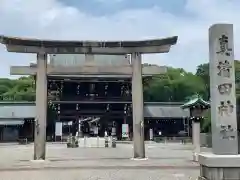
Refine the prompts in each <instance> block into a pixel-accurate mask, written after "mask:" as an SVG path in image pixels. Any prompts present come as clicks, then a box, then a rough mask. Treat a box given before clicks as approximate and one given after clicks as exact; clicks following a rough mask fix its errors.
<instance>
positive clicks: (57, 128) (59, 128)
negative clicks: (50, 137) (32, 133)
mask: <svg viewBox="0 0 240 180" xmlns="http://www.w3.org/2000/svg"><path fill="white" fill-rule="evenodd" d="M55 135H56V136H62V122H56V124H55Z"/></svg>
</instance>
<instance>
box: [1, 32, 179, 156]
mask: <svg viewBox="0 0 240 180" xmlns="http://www.w3.org/2000/svg"><path fill="white" fill-rule="evenodd" d="M177 38H178V37H177V36H174V37H170V38H165V39H154V40H143V41H55V40H41V39H24V38H16V37H8V36H0V42H1V43H2V44H4V45H6V48H7V51H8V52H17V53H35V54H37V66H36V67H24V66H23V67H21V66H19V67H11V74H18V75H27V74H31V75H32V74H36V76H37V80H36V110H37V112H36V126H35V138H34V159H35V160H39V159H43V160H44V159H45V151H46V117H47V75H51V74H54V75H62V74H68V75H69V74H116V75H130V76H132V105H133V134H134V137H133V141H134V158H145V144H144V123H143V122H144V117H143V85H142V72H143V74H145V75H154V74H160V73H165V72H166V68H164V67H158V66H142V58H141V57H142V54H148V53H168V52H169V51H170V48H171V46H172V45H175V44H176V43H177ZM47 54H88V55H90V56H89V57H91V55H92V54H112V55H126V54H130V55H131V65H128V66H104V67H96V66H92V65H84V66H77V67H76V66H75V67H61V66H54V67H52V66H49V65H47Z"/></svg>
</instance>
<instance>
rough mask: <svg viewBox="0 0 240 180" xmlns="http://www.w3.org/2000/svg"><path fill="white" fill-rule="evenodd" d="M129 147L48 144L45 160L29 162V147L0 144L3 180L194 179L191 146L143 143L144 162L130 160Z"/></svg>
mask: <svg viewBox="0 0 240 180" xmlns="http://www.w3.org/2000/svg"><path fill="white" fill-rule="evenodd" d="M132 153H133V147H132V144H118V145H117V148H74V149H70V148H66V145H65V144H48V145H47V160H46V161H45V162H33V161H31V159H32V157H33V145H13V144H12V145H8V144H7V145H6V144H5V145H3V144H2V145H0V179H4V180H15V179H16V180H38V179H39V180H40V179H41V180H42V179H44V180H66V179H68V180H113V179H114V180H127V179H128V180H150V179H151V180H188V179H192V180H195V179H197V177H198V175H199V165H198V163H195V162H192V161H191V159H192V147H191V145H181V144H147V145H146V154H147V157H148V160H141V161H140V160H131V157H132Z"/></svg>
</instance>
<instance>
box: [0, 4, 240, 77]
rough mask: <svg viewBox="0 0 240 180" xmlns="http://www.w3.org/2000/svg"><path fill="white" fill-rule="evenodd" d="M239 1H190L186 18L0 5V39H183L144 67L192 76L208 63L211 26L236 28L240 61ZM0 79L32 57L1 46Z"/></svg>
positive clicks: (142, 11) (163, 13) (146, 11)
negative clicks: (177, 70)
mask: <svg viewBox="0 0 240 180" xmlns="http://www.w3.org/2000/svg"><path fill="white" fill-rule="evenodd" d="M239 5H240V3H239V2H238V1H237V0H231V1H227V0H197V1H196V0H188V2H187V4H186V7H185V14H184V15H182V16H181V15H173V14H170V13H167V12H166V11H163V10H162V9H161V8H158V7H154V8H151V9H129V10H125V11H121V12H118V13H115V14H112V15H109V16H98V17H96V16H92V15H90V14H86V13H84V12H81V11H79V10H78V9H76V8H74V7H67V6H65V5H63V4H61V3H59V2H58V1H56V0H41V1H38V0H11V1H9V0H1V1H0V22H1V24H0V34H6V35H14V36H27V37H38V38H51V39H70V40H71V39H72V40H73V39H74V40H87V39H88V40H94V39H96V40H102V39H104V40H114V39H115V40H116V39H119V40H120V39H128V40H129V39H131V40H134V39H144V38H161V37H167V36H174V35H178V36H179V41H178V44H177V45H176V46H174V47H173V49H172V50H171V51H170V53H168V54H161V55H148V56H145V57H144V61H147V62H149V63H157V64H160V65H161V64H162V65H163V64H164V65H171V66H174V67H183V68H185V69H187V70H190V71H194V70H195V68H196V66H197V65H198V64H200V63H203V62H207V60H208V44H207V42H208V28H209V26H210V25H211V24H213V23H219V22H221V23H222V22H226V23H233V24H234V28H235V49H236V50H235V53H236V54H235V56H236V59H237V58H240V53H239V52H238V51H237V49H238V48H239V47H240V40H239V39H240V33H239V32H240V24H239V23H238V21H237V18H238V17H240V11H239V10H238V9H237V7H239ZM0 59H1V66H0V76H8V73H9V66H10V65H23V64H25V65H27V64H28V63H29V61H30V60H32V61H34V58H33V56H31V55H22V54H13V53H8V52H6V51H5V49H4V46H0Z"/></svg>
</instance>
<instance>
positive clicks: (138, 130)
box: [131, 53, 145, 158]
mask: <svg viewBox="0 0 240 180" xmlns="http://www.w3.org/2000/svg"><path fill="white" fill-rule="evenodd" d="M131 61H132V71H133V72H132V105H133V141H134V158H145V144H144V118H143V85H142V59H141V54H140V53H133V54H132V56H131Z"/></svg>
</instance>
